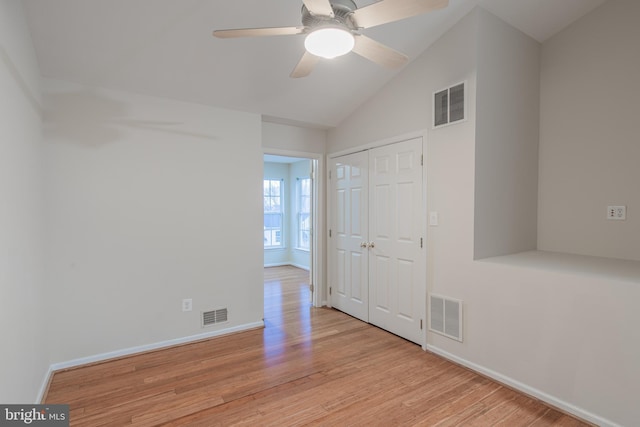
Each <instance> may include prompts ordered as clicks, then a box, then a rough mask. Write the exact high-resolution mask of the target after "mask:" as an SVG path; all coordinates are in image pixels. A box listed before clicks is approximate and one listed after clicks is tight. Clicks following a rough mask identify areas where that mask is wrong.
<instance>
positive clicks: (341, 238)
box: [330, 138, 426, 344]
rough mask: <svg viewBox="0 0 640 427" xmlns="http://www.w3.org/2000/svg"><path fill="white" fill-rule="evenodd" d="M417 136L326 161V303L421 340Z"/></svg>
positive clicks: (419, 150) (423, 283)
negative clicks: (328, 213) (328, 189)
mask: <svg viewBox="0 0 640 427" xmlns="http://www.w3.org/2000/svg"><path fill="white" fill-rule="evenodd" d="M422 175H423V174H422V139H421V138H416V139H412V140H408V141H403V142H399V143H395V144H390V145H386V146H383V147H379V148H375V149H371V150H368V151H363V152H360V153H355V154H350V155H347V156H342V157H338V158H335V159H333V163H332V173H331V197H332V200H331V206H332V212H331V226H330V229H331V233H332V237H331V245H330V248H331V249H330V250H331V257H332V260H331V261H332V262H331V269H332V271H331V274H330V279H331V283H330V286H331V294H330V299H331V305H332V306H333V307H335V308H337V309H339V310H341V311H344V312H345V313H348V314H350V315H352V316H354V317H357V318H359V319H361V320H363V321H366V322H369V323H372V324H374V325H376V326H380V327H381V328H384V329H386V330H388V331H390V332H393V333H394V334H397V335H399V336H402V337H404V338H406V339H408V340H410V341H413V342H416V343H420V344H422V343H423V341H424V339H423V337H424V333H423V327H424V319H425V310H426V277H425V265H426V256H425V252H424V251H425V250H424V248H423V227H424V223H425V220H424V218H425V217H424V212H423V211H424V209H423V201H422V194H423V191H422V189H423V187H422V186H423V183H422Z"/></svg>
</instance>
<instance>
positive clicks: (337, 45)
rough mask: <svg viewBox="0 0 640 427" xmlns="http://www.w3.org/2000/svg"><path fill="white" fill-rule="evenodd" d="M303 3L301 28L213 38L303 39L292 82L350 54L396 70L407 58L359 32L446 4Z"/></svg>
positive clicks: (387, 0)
mask: <svg viewBox="0 0 640 427" xmlns="http://www.w3.org/2000/svg"><path fill="white" fill-rule="evenodd" d="M303 3H304V4H303V6H302V25H301V26H297V27H275V28H245V29H235V30H216V31H214V32H213V35H214V36H215V37H219V38H233V37H262V36H284V35H296V34H304V35H306V38H305V49H306V51H305V53H304V55H303V56H302V58H301V59H300V61H299V62H298V64H297V65H296V67H295V68H294V69H293V71H292V72H291V77H294V78H297V77H305V76H308V75H309V74H310V73H311V71H312V70H313V67H314V66H315V65H316V64H317V63H318V61H319V60H320V58H329V59H330V58H335V57H338V56H341V55H345V54H347V53H349V52H352V51H353V52H354V53H357V54H358V55H360V56H362V57H364V58H366V59H368V60H370V61H372V62H375V63H376V64H379V65H382V66H384V67H387V68H397V67H400V66H402V65H404V64H405V63H406V62H407V60H408V58H407V57H406V56H405V55H404V54H402V53H400V52H397V51H395V50H393V49H392V48H390V47H388V46H385V45H383V44H381V43H378V42H377V41H375V40H373V39H371V38H369V37H367V36H365V35H364V34H361V33H360V31H361V30H363V29H366V28H371V27H375V26H377V25H382V24H387V23H389V22H394V21H399V20H401V19H405V18H409V17H412V16H415V15H420V14H422V13H426V12H430V11H432V10H436V9H441V8H444V7H446V6H447V5H448V4H449V0H381V1H379V2H377V3H373V4H371V5H369V6H365V7H362V8H358V6H357V5H356V4H355V3H354V2H353V1H352V0H303Z"/></svg>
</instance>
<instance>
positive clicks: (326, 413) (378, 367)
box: [46, 267, 588, 427]
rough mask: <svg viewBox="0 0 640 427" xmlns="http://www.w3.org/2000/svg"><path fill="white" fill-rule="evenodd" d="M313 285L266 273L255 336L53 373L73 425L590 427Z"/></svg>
mask: <svg viewBox="0 0 640 427" xmlns="http://www.w3.org/2000/svg"><path fill="white" fill-rule="evenodd" d="M309 299H310V295H309V289H308V274H307V272H305V271H303V270H299V269H297V268H294V267H275V268H268V269H265V324H266V327H265V328H264V329H257V330H252V331H247V332H242V333H237V334H233V335H227V336H223V337H218V338H213V339H210V340H206V341H201V342H197V343H193V344H187V345H182V346H178V347H173V348H169V349H164V350H158V351H153V352H149V353H144V354H140V355H135V356H131V357H127V358H123V359H118V360H113V361H109V362H104V363H100V364H95V365H91V366H87V367H81V368H75V369H71V370H67V371H61V372H56V373H55V375H54V376H53V379H52V381H51V385H50V388H49V392H48V394H47V397H46V402H47V403H67V404H69V405H70V408H71V425H72V426H103V425H109V426H128V425H135V426H156V425H169V426H184V425H188V426H230V425H250V426H251V425H260V426H263V425H278V426H284V425H326V426H346V425H348V426H354V425H363V426H364V425H385V426H397V425H421V426H457V425H461V426H509V427H511V426H536V427H540V426H586V425H588V424H585V423H582V422H580V421H578V420H576V419H574V418H572V417H569V416H567V415H564V414H562V413H560V412H558V411H556V410H554V409H551V408H549V407H547V406H545V405H544V404H542V403H541V402H539V401H536V400H534V399H531V398H529V397H527V396H525V395H522V394H520V393H517V392H514V391H512V390H510V389H508V388H505V387H503V386H501V385H499V384H497V383H495V382H493V381H491V380H488V379H486V378H484V377H482V376H479V375H476V374H474V373H473V372H470V371H469V370H467V369H464V368H462V367H459V366H457V365H455V364H452V363H450V362H447V361H445V360H444V359H442V358H440V357H438V356H435V355H432V354H430V353H425V352H424V351H422V349H421V348H420V347H419V346H417V345H415V344H413V343H410V342H408V341H405V340H403V339H401V338H398V337H396V336H394V335H392V334H390V333H387V332H385V331H383V330H380V329H378V328H376V327H373V326H370V325H367V324H365V323H363V322H360V321H358V320H355V319H353V318H351V317H350V316H347V315H345V314H343V313H340V312H338V311H335V310H332V309H328V308H320V309H318V308H313V307H311V305H310V302H309Z"/></svg>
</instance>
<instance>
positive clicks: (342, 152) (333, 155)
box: [327, 129, 428, 165]
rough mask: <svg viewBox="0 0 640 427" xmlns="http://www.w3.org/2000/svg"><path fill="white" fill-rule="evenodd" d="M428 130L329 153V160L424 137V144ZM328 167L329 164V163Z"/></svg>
mask: <svg viewBox="0 0 640 427" xmlns="http://www.w3.org/2000/svg"><path fill="white" fill-rule="evenodd" d="M427 132H428V130H427V129H423V130H419V131H414V132H409V133H405V134H402V135H396V136H392V137H389V138H384V139H380V140H377V141H374V142H370V143H367V144H363V145H358V146H356V147H352V148H347V149H345V150H340V151H335V152H333V153H329V154H327V157H328V158H329V159H334V158H336V157H340V156H346V155H347V154H353V153H358V152H360V151H367V150H370V149H372V148H378V147H382V146H384V145H390V144H395V143H398V142H403V141H408V140H410V139H415V138H420V137H422V141H423V144H424V141H426V140H427ZM424 148H425V147H424V145H423V147H422V151H423V152H424ZM327 165H328V162H327Z"/></svg>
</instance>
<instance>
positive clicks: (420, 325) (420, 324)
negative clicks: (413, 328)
mask: <svg viewBox="0 0 640 427" xmlns="http://www.w3.org/2000/svg"><path fill="white" fill-rule="evenodd" d="M420 330H422V319H420Z"/></svg>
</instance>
